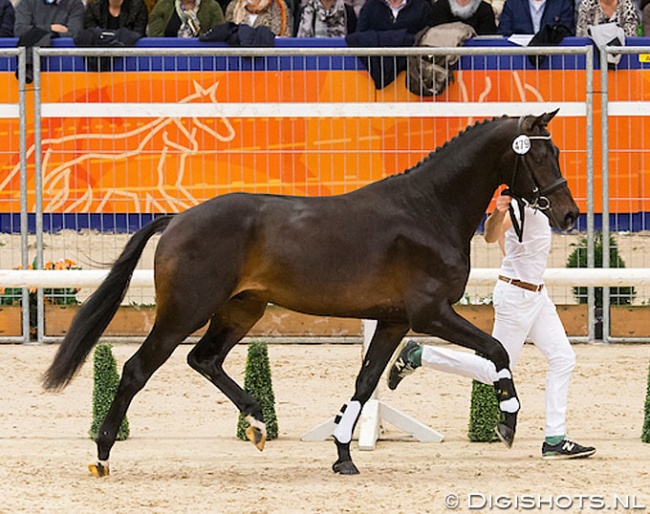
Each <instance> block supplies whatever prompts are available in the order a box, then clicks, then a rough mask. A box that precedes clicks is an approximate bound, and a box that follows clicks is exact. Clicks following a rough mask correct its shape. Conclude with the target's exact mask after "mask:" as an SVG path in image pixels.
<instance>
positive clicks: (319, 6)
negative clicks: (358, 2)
mask: <svg viewBox="0 0 650 514" xmlns="http://www.w3.org/2000/svg"><path fill="white" fill-rule="evenodd" d="M356 26H357V16H356V14H355V13H354V9H353V8H352V7H351V6H349V5H348V4H346V3H345V2H344V1H343V0H305V1H303V3H302V12H301V16H300V25H299V26H298V33H297V34H296V37H345V36H346V35H348V34H351V33H352V32H354V30H355V29H356Z"/></svg>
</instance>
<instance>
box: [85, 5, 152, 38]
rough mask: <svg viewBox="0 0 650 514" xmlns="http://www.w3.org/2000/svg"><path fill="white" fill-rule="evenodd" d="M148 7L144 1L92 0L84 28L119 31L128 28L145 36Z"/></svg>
mask: <svg viewBox="0 0 650 514" xmlns="http://www.w3.org/2000/svg"><path fill="white" fill-rule="evenodd" d="M147 18H148V14H147V6H146V5H145V4H144V2H143V1H142V0H91V2H90V3H89V4H88V5H87V6H86V16H85V17H84V27H85V28H87V29H92V28H95V27H98V28H100V29H109V30H117V29H122V28H126V29H129V30H132V31H134V32H137V33H138V34H139V35H140V36H144V34H145V32H146V30H147Z"/></svg>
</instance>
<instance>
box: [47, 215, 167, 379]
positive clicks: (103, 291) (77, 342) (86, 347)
mask: <svg viewBox="0 0 650 514" xmlns="http://www.w3.org/2000/svg"><path fill="white" fill-rule="evenodd" d="M171 220H172V216H163V217H160V218H156V219H155V220H154V221H152V222H151V223H149V224H147V225H146V226H144V227H143V228H141V229H140V230H138V231H137V232H136V233H135V234H134V235H133V236H132V237H131V239H129V241H128V243H127V244H126V246H125V248H124V250H122V253H121V254H120V256H119V257H118V259H117V260H116V261H115V263H114V264H113V267H112V268H111V271H110V272H109V274H108V276H107V277H106V279H105V280H104V281H103V282H102V283H101V285H100V286H99V287H98V288H97V289H96V290H95V292H94V293H93V294H92V295H91V296H90V297H89V298H88V299H87V300H86V301H85V302H83V304H82V305H81V308H80V309H79V312H77V315H76V316H75V317H74V319H73V320H72V323H71V325H70V328H69V329H68V331H67V333H66V335H65V337H64V338H63V342H62V343H61V346H59V350H58V351H57V353H56V356H55V357H54V361H53V362H52V364H51V365H50V367H49V368H48V370H47V371H46V372H45V375H44V377H43V386H44V387H45V389H63V388H64V387H65V386H67V385H68V383H69V382H70V381H71V380H72V378H73V377H74V375H75V373H76V372H77V370H78V369H79V368H80V367H81V365H82V364H83V363H84V361H85V360H86V357H87V356H88V354H89V353H90V350H91V349H92V348H93V346H94V345H95V343H96V342H97V340H98V339H99V337H100V336H101V335H102V333H103V332H104V330H105V329H106V327H107V326H108V324H109V323H110V321H111V320H112V319H113V317H114V316H115V313H116V312H117V309H118V308H119V306H120V304H121V303H122V299H123V298H124V295H125V294H126V291H127V289H128V287H129V282H131V277H132V276H133V270H134V269H135V267H136V265H137V263H138V260H140V256H141V255H142V252H143V251H144V247H145V246H146V244H147V241H149V239H150V238H151V236H153V235H154V234H155V233H156V232H160V231H162V230H164V229H165V228H166V227H167V225H168V224H169V222H170V221H171Z"/></svg>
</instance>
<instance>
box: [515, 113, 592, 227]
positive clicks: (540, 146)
mask: <svg viewBox="0 0 650 514" xmlns="http://www.w3.org/2000/svg"><path fill="white" fill-rule="evenodd" d="M558 110H559V109H558ZM558 110H556V111H553V112H550V113H545V114H542V115H541V116H522V117H521V118H519V121H518V124H517V135H516V137H515V138H514V140H513V141H512V147H511V148H510V149H509V150H508V152H509V153H510V158H507V159H505V160H504V162H507V163H513V158H512V157H513V156H514V164H510V165H508V168H509V169H508V170H504V171H503V173H504V174H505V175H504V178H505V182H506V183H507V184H508V187H509V192H510V194H511V196H513V197H514V198H523V199H524V200H526V202H528V204H530V206H531V207H533V208H536V209H539V210H541V211H542V212H544V214H546V215H547V216H548V218H549V220H550V223H551V226H553V227H555V228H558V229H560V230H568V229H570V228H571V227H572V226H573V224H574V223H575V222H576V220H577V219H578V215H579V214H580V210H579V209H578V206H577V205H576V203H575V201H574V200H573V196H571V191H569V188H568V186H567V181H566V179H565V178H564V177H563V176H562V171H561V170H560V162H559V157H560V150H559V149H558V147H557V146H555V144H554V143H553V141H552V140H551V136H550V134H549V132H548V130H547V129H546V126H547V125H548V123H549V122H550V121H551V120H552V119H553V117H554V116H555V115H556V114H557V112H558Z"/></svg>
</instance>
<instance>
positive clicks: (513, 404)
mask: <svg viewBox="0 0 650 514" xmlns="http://www.w3.org/2000/svg"><path fill="white" fill-rule="evenodd" d="M499 409H501V411H502V412H509V413H510V414H514V413H515V412H519V400H517V398H509V399H508V400H505V401H503V402H500V403H499Z"/></svg>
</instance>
